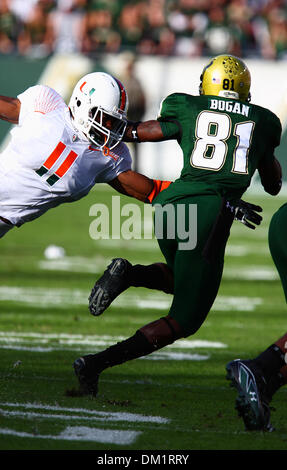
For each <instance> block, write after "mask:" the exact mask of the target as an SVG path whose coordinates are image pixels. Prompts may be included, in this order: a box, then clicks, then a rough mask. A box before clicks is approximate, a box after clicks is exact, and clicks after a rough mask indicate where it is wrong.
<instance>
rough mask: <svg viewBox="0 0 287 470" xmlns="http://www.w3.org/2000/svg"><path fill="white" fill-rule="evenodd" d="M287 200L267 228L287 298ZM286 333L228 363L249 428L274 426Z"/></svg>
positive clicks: (286, 359)
mask: <svg viewBox="0 0 287 470" xmlns="http://www.w3.org/2000/svg"><path fill="white" fill-rule="evenodd" d="M286 230H287V204H284V205H283V206H281V207H280V208H279V209H278V210H277V211H276V212H275V214H273V216H272V219H271V222H270V225H269V232H268V242H269V249H270V253H271V255H272V258H273V261H274V263H275V266H276V268H277V270H278V273H279V276H280V279H281V283H282V287H283V291H284V295H285V300H286V302H287V249H286V242H285V233H286ZM282 234H283V236H282ZM286 364H287V333H285V334H284V335H283V336H282V337H281V338H279V339H278V340H277V341H275V343H273V344H271V345H270V346H269V347H268V348H267V349H266V350H265V351H263V352H262V353H261V354H259V356H258V357H256V358H254V359H249V360H241V359H237V360H235V361H231V362H229V363H228V364H227V366H226V370H227V378H228V379H229V380H231V382H232V384H233V385H234V386H235V387H236V388H237V390H238V395H237V398H236V408H237V409H238V411H239V413H240V416H242V418H243V421H244V424H245V427H246V429H247V430H254V429H257V430H263V431H264V430H267V431H268V430H269V431H270V430H272V429H273V428H272V426H271V425H270V407H269V404H270V402H271V400H272V398H273V395H274V394H275V393H276V392H277V390H278V389H279V388H281V387H282V386H283V385H286V384H287V365H286Z"/></svg>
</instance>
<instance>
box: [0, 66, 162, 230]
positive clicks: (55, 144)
mask: <svg viewBox="0 0 287 470" xmlns="http://www.w3.org/2000/svg"><path fill="white" fill-rule="evenodd" d="M127 107H128V97H127V94H126V91H125V89H124V86H123V85H122V83H121V82H120V81H119V80H117V79H116V78H114V77H112V76H111V75H109V74H106V73H101V72H94V73H90V74H87V75H85V76H84V77H83V78H81V79H80V80H79V82H78V83H77V84H76V86H75V88H74V91H73V93H72V96H71V99H70V102H69V105H67V104H66V103H65V102H64V100H63V99H62V97H61V96H60V95H59V94H58V93H57V92H56V91H55V90H53V89H52V88H50V87H48V86H44V85H36V86H32V87H30V88H28V89H27V90H26V91H24V92H23V93H21V94H19V95H18V96H17V97H16V98H10V97H6V96H0V118H1V119H3V120H6V121H9V122H11V123H13V124H17V126H14V127H13V129H12V131H11V141H10V143H9V145H8V146H7V148H6V149H5V150H4V152H3V153H2V154H1V156H0V178H1V186H0V237H3V236H4V235H5V234H6V233H7V232H8V231H9V230H11V229H12V228H13V227H15V226H16V227H20V226H21V225H23V224H24V223H25V222H28V221H31V220H33V219H36V218H37V217H39V216H41V215H42V214H43V213H45V212H46V211H47V210H48V209H50V208H52V207H56V206H58V205H59V204H61V203H63V202H72V201H75V200H78V199H80V198H82V197H83V196H85V195H86V194H87V193H88V192H89V191H90V189H91V188H92V187H93V186H94V185H95V184H96V183H109V184H110V185H111V186H112V187H114V188H115V189H116V190H117V191H119V192H121V193H124V194H127V195H129V196H133V197H135V198H137V199H139V200H141V201H145V202H151V198H153V197H155V195H156V194H157V193H158V191H159V190H160V189H162V182H160V181H158V180H152V179H150V178H147V177H145V176H144V175H141V174H138V173H136V172H134V171H132V169H131V156H130V152H129V149H128V147H127V145H126V144H125V143H123V142H121V140H122V138H123V135H124V132H125V129H126V125H127V115H126V113H127ZM149 195H150V198H148V196H149Z"/></svg>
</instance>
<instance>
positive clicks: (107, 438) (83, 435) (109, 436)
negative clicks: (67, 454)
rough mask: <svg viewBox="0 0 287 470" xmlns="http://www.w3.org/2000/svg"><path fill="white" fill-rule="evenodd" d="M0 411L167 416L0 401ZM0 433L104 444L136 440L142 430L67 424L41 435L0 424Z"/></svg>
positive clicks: (102, 417)
mask: <svg viewBox="0 0 287 470" xmlns="http://www.w3.org/2000/svg"><path fill="white" fill-rule="evenodd" d="M0 406H1V408H0V415H1V416H2V417H4V418H22V419H24V420H26V421H27V420H32V421H33V420H35V419H41V420H42V421H43V420H46V419H49V420H51V419H52V420H54V421H56V422H60V421H73V420H77V421H89V422H91V421H93V422H99V421H100V422H104V423H105V424H106V423H111V424H112V423H115V422H124V423H126V424H131V423H132V424H141V423H152V424H169V423H170V420H169V419H168V418H164V417H161V416H147V415H142V414H137V413H128V412H109V411H106V412H105V411H98V410H89V409H85V408H68V407H61V406H57V405H46V404H41V403H38V404H37V403H13V402H1V403H0ZM51 412H52V413H51ZM64 413H65V414H64ZM0 434H2V435H11V436H15V437H22V438H33V439H48V440H50V439H53V440H69V441H93V442H100V443H107V444H117V445H130V444H133V443H134V442H135V440H136V439H137V437H138V436H139V435H140V434H142V431H132V430H114V429H102V428H95V427H89V426H68V427H66V428H65V429H64V431H62V432H61V433H60V434H57V435H50V434H49V435H45V434H44V435H43V434H35V433H33V434H32V433H28V432H19V431H16V430H14V429H9V428H0Z"/></svg>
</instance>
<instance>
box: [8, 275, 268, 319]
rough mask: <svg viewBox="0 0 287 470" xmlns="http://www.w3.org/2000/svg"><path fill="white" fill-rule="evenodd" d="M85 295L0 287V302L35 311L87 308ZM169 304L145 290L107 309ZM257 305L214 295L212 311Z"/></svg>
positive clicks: (253, 301) (127, 294) (256, 299)
mask: <svg viewBox="0 0 287 470" xmlns="http://www.w3.org/2000/svg"><path fill="white" fill-rule="evenodd" d="M235 274H236V275H235ZM268 275H269V276H270V271H268ZM272 275H273V273H272ZM264 276H266V274H264V272H263V277H262V278H263V279H264V278H265V277H264ZM234 277H235V278H238V271H236V270H234ZM89 294H90V292H89V291H86V290H83V289H69V288H50V289H44V288H42V287H13V286H0V301H6V302H7V301H10V302H13V303H23V304H28V305H33V306H36V307H38V308H47V307H58V308H67V307H68V306H77V305H79V306H88V296H89ZM171 302H172V296H171V295H167V294H164V293H159V292H153V291H152V292H150V291H148V290H147V291H144V292H143V291H141V293H140V294H139V293H137V292H135V291H133V290H131V291H126V292H123V293H122V294H121V295H120V296H119V297H118V298H117V299H115V301H114V302H113V304H112V305H111V307H110V308H113V307H117V308H125V309H127V308H136V309H153V310H154V309H158V310H168V309H169V308H170V305H171ZM261 303H262V299H261V298H259V297H246V296H218V297H217V298H216V300H215V302H214V305H213V307H212V310H215V311H218V310H232V311H241V310H242V311H245V310H248V311H253V310H254V309H255V308H256V307H257V306H258V305H260V304H261Z"/></svg>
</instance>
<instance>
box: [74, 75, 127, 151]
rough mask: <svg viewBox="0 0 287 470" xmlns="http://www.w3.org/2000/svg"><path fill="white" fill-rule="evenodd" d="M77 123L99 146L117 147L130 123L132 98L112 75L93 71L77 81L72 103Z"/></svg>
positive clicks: (80, 129) (76, 125) (78, 127)
mask: <svg viewBox="0 0 287 470" xmlns="http://www.w3.org/2000/svg"><path fill="white" fill-rule="evenodd" d="M69 108H70V110H71V113H72V116H73V119H74V125H75V127H76V129H78V130H79V131H81V132H83V133H84V134H85V135H86V136H87V137H88V139H89V140H90V141H91V142H92V143H93V144H95V145H96V146H97V147H100V148H103V147H108V148H109V149H112V148H114V147H115V146H116V145H117V144H118V143H119V142H120V141H121V140H122V138H123V135H124V132H125V129H126V125H127V108H128V97H127V93H126V90H125V88H124V86H123V85H122V83H121V82H120V81H119V80H117V79H116V78H114V77H112V76H111V75H109V74H107V73H103V72H93V73H89V74H87V75H85V76H84V77H83V78H81V79H80V80H79V81H78V83H77V84H76V86H75V88H74V90H73V93H72V96H71V99H70V102H69Z"/></svg>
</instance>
